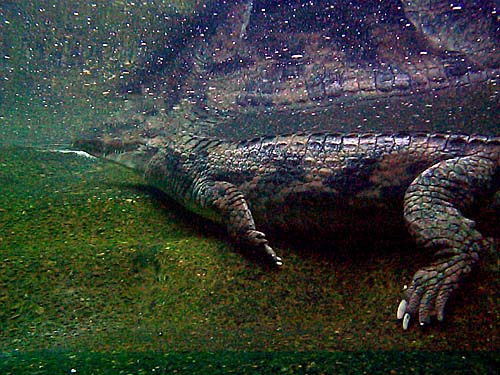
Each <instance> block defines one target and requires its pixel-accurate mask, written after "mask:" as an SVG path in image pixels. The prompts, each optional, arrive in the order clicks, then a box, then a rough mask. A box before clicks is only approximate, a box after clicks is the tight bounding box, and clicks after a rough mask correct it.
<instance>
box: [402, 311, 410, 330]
mask: <svg viewBox="0 0 500 375" xmlns="http://www.w3.org/2000/svg"><path fill="white" fill-rule="evenodd" d="M409 325H410V314H408V313H406V314H405V316H404V318H403V329H405V330H406V329H408V326H409Z"/></svg>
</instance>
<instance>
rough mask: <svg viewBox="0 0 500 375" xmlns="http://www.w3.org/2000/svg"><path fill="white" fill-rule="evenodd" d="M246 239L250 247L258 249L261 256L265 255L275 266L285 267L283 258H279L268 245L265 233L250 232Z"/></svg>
mask: <svg viewBox="0 0 500 375" xmlns="http://www.w3.org/2000/svg"><path fill="white" fill-rule="evenodd" d="M246 238H247V240H248V242H249V245H250V246H251V247H252V248H254V249H257V251H258V253H259V254H264V255H265V256H266V257H267V258H268V259H269V260H270V262H271V263H272V264H273V265H274V266H276V267H281V266H282V265H283V260H282V259H281V257H279V256H277V255H276V253H275V252H274V250H273V249H272V247H271V246H269V245H268V242H267V239H266V235H265V234H264V233H262V232H259V231H256V230H249V231H248V232H247V235H246Z"/></svg>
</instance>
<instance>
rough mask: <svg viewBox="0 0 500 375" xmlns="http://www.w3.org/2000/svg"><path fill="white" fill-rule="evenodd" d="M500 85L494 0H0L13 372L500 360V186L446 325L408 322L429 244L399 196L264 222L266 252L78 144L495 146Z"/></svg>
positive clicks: (268, 369)
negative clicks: (288, 137) (379, 203)
mask: <svg viewBox="0 0 500 375" xmlns="http://www.w3.org/2000/svg"><path fill="white" fill-rule="evenodd" d="M499 85H500V7H499V4H498V1H493V0H491V1H489V0H484V1H473V2H461V3H460V4H458V3H457V4H455V3H453V4H452V3H451V2H449V1H434V2H426V1H418V0H417V1H398V0H390V1H378V0H370V1H347V0H334V1H301V0H286V1H264V0H259V1H248V0H235V1H222V0H206V1H201V0H199V1H166V0H155V1H128V0H127V1H95V2H94V1H69V0H61V1H58V2H49V1H41V0H40V1H9V0H7V1H3V2H2V3H1V4H0V369H1V372H2V373H5V374H19V373H51V374H56V373H118V372H120V373H121V372H125V371H127V373H129V372H130V373H162V374H163V373H165V374H166V373H173V372H176V373H228V372H236V373H259V374H262V373H285V374H321V373H370V374H375V373H381V374H382V373H384V374H385V373H395V374H396V373H450V374H453V373H456V374H458V373H463V372H464V371H469V372H470V373H493V371H494V369H495V368H497V367H498V365H499V362H500V356H499V355H498V353H499V351H500V342H499V337H500V331H499V326H500V325H499V323H500V313H499V311H500V302H499V294H498V290H499V289H500V268H499V265H500V261H499V255H498V246H499V245H500V242H499V238H500V236H499V232H498V224H500V220H499V218H500V215H499V213H500V190H499V186H498V185H496V186H492V187H491V188H489V189H487V190H488V193H490V190H493V194H492V196H493V198H492V199H490V200H488V203H487V204H484V205H482V203H481V207H478V208H477V209H475V210H473V215H474V220H477V222H478V228H479V229H480V230H481V232H482V233H483V234H484V237H485V238H484V239H485V241H484V242H485V243H486V244H487V245H485V246H486V247H487V251H484V252H483V253H482V254H481V261H480V262H479V267H477V268H476V269H475V272H474V273H472V274H471V277H469V278H467V280H466V282H464V283H463V285H462V286H461V288H460V289H459V290H458V291H457V292H455V293H453V295H452V297H451V299H450V300H449V302H448V304H447V305H446V310H445V320H444V321H443V322H437V321H433V323H432V324H429V325H427V324H426V325H425V326H424V327H420V325H419V324H418V322H417V318H416V317H415V318H414V319H415V321H414V322H413V323H414V324H412V325H411V326H410V328H409V329H408V330H406V329H405V330H403V329H402V326H401V321H400V320H398V319H397V317H396V310H397V307H398V304H399V303H400V301H401V299H402V298H403V296H404V290H403V286H404V285H409V284H410V283H411V281H412V277H413V275H414V273H415V272H416V271H417V270H418V269H419V268H421V267H424V266H426V265H427V264H429V262H431V261H432V259H433V254H432V251H430V250H429V249H427V250H423V249H422V248H420V247H419V246H418V245H417V244H416V243H415V242H414V241H413V240H412V238H411V237H410V235H409V234H408V231H407V229H406V227H405V223H404V220H403V209H402V204H401V207H399V206H398V208H400V210H399V211H397V213H396V214H395V215H393V214H392V211H391V212H390V213H389V214H384V213H380V216H379V213H378V212H375V214H374V213H373V212H371V213H370V215H366V216H367V217H368V218H369V220H371V219H372V218H375V219H373V220H372V221H371V222H370V223H369V224H366V223H365V222H362V221H360V222H359V223H358V222H356V221H355V222H354V224H352V225H353V226H354V227H355V229H356V230H352V231H351V230H350V229H349V227H348V229H347V230H345V228H344V230H343V231H342V230H340V229H339V231H338V232H335V233H331V235H330V234H329V235H328V236H327V238H324V236H323V237H322V238H317V237H316V236H312V237H305V238H304V236H301V235H300V234H299V235H297V238H295V237H293V239H290V238H291V237H289V236H288V235H282V234H281V235H280V234H279V233H274V232H270V233H271V234H270V236H269V237H270V242H272V243H273V249H274V250H275V251H276V252H277V253H278V254H279V255H280V256H281V257H282V258H283V262H284V265H283V267H282V268H281V269H279V270H276V269H274V268H273V267H270V266H269V265H267V264H262V262H260V261H259V259H255V258H256V257H255V256H253V255H251V254H250V255H249V254H247V253H246V252H245V251H244V249H240V248H239V247H238V245H237V244H235V243H234V241H231V240H230V239H229V236H228V233H227V231H226V230H225V228H224V227H221V226H220V225H218V224H217V223H213V222H211V221H209V220H206V219H204V218H202V217H199V216H197V215H196V214H195V213H193V212H191V211H189V210H188V209H186V208H185V207H184V206H183V205H182V204H179V203H178V202H176V200H175V198H176V197H172V196H169V195H168V194H165V193H164V192H162V191H160V190H157V189H156V188H154V187H152V186H150V185H149V184H148V181H146V180H145V179H144V178H143V176H142V175H141V173H137V172H136V171H134V170H132V169H129V168H125V167H123V166H121V165H119V164H116V163H112V162H109V161H108V160H106V159H105V158H100V157H94V156H91V155H89V154H87V153H86V152H83V151H82V150H81V149H79V148H78V147H75V145H78V144H80V143H78V142H79V141H80V140H82V139H84V140H88V139H94V140H95V139H99V140H104V142H106V141H109V140H113V141H116V140H118V141H119V142H122V143H120V144H121V145H128V143H127V142H128V141H129V140H130V139H132V140H136V139H141V141H142V140H144V139H146V142H149V143H148V144H154V141H152V140H156V139H158V138H157V137H159V138H161V137H165V138H167V137H172V139H174V140H175V139H179V138H176V137H179V135H183V134H193V135H195V136H198V137H209V138H211V139H216V140H224V141H226V140H227V141H232V142H239V141H242V140H247V139H253V138H256V137H273V136H276V135H282V134H299V135H303V134H326V133H325V132H328V133H335V134H336V133H339V134H351V135H352V134H356V135H355V136H356V137H358V135H357V134H370V135H373V134H378V135H380V134H384V135H391V136H392V135H394V134H397V135H401V136H402V137H404V136H408V134H409V135H410V136H413V135H417V134H418V135H421V134H422V132H425V133H438V134H446V135H448V134H451V135H457V137H462V135H463V134H474V135H477V134H479V135H481V136H482V137H483V136H484V138H485V139H486V138H487V139H492V140H495V139H496V140H497V142H496V143H495V142H494V141H492V142H491V143H492V144H496V147H498V138H495V137H500V92H499ZM464 137H465V136H464ZM259 139H264V140H265V139H271V138H259ZM75 142H76V143H75ZM217 142H218V141H217ZM234 144H240V143H234ZM241 144H245V143H241ZM86 151H88V150H86ZM228 152H229V151H228ZM396 164H397V163H396ZM396 164H394V165H392V167H391V168H393V170H390V171H389V172H387V173H388V177H387V178H388V179H396V177H395V176H396V175H397V173H399V172H398V171H399V169H398V168H397V167H398V166H397V165H396ZM207 168H208V166H207ZM496 168H497V169H498V166H497V167H496ZM498 180H499V179H498V172H496V174H494V176H493V177H492V181H493V184H495V183H497V182H498ZM277 184H278V183H277ZM405 188H406V187H405ZM467 199H469V197H467ZM471 199H472V198H471ZM481 202H482V201H481ZM181 203H182V202H181ZM250 206H252V204H251V202H250ZM255 206H256V205H255ZM188 208H189V207H188ZM338 216H339V217H340V218H341V219H342V218H343V217H344V216H345V218H346V219H349V218H351V216H350V214H349V213H344V212H341V213H340V214H339V215H338ZM290 221H292V220H291V218H290ZM258 224H259V223H258V222H257V225H258ZM339 227H340V226H339ZM368 227H369V228H368ZM318 237H319V236H318ZM490 249H491V250H490ZM257 258H258V257H257Z"/></svg>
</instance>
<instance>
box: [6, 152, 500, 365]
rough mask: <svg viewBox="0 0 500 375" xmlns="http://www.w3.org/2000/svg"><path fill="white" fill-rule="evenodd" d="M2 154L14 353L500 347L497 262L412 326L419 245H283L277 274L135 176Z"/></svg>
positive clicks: (48, 157) (61, 159)
mask: <svg viewBox="0 0 500 375" xmlns="http://www.w3.org/2000/svg"><path fill="white" fill-rule="evenodd" d="M0 155H1V156H0V166H1V168H0V180H1V184H0V189H1V191H0V228H1V231H0V254H1V259H0V285H2V287H1V288H0V351H2V352H4V353H14V352H15V353H18V352H32V351H41V350H49V351H64V352H67V351H75V350H78V351H99V352H100V351H105V352H107V351H129V352H145V351H167V352H169V351H219V350H247V351H264V352H267V351H280V352H287V351H292V352H295V351H331V350H432V351H436V350H440V351H441V350H453V351H470V350H473V351H476V350H484V351H498V350H499V349H500V344H499V339H498V337H499V333H500V332H499V324H498V322H499V321H500V313H499V311H500V310H499V307H500V302H499V299H498V290H499V288H500V270H499V267H498V265H499V264H498V257H497V256H496V255H492V254H488V255H486V256H485V259H484V262H482V265H481V268H480V269H479V270H478V272H476V273H475V275H474V276H473V277H472V278H471V279H469V280H468V283H467V285H465V286H464V287H463V288H462V289H461V290H460V292H459V293H457V294H456V295H455V296H454V298H453V300H452V301H451V302H450V304H449V306H448V307H447V320H446V321H445V322H444V323H441V324H434V325H432V326H430V327H426V328H425V329H422V328H420V327H413V328H412V329H411V330H409V331H408V332H403V331H402V329H401V326H400V324H399V323H398V322H397V321H396V318H395V309H396V307H397V304H398V302H399V300H400V298H401V287H402V285H403V283H405V282H406V283H407V282H409V281H410V280H411V276H412V274H413V272H414V271H415V270H416V269H418V266H419V265H422V264H425V263H427V262H428V261H429V259H430V254H426V253H425V252H422V251H418V250H417V249H416V248H415V247H414V246H413V245H412V244H411V242H408V241H403V242H401V243H397V244H396V245H394V241H392V243H391V244H390V246H392V248H387V247H386V246H384V244H386V243H385V241H384V239H380V240H374V241H372V246H371V248H370V249H365V248H361V247H362V246H361V245H360V244H359V241H352V245H350V243H351V242H350V241H345V243H346V248H342V249H336V250H335V251H333V249H325V248H324V247H325V245H321V246H323V248H322V249H315V248H314V246H311V248H310V249H306V250H299V251H297V249H292V248H289V246H286V245H284V244H282V245H281V247H280V248H278V251H279V252H280V254H282V255H283V257H284V259H285V260H286V264H285V266H284V268H283V269H282V270H280V271H273V270H269V269H266V268H263V267H259V266H256V264H255V263H254V262H253V261H252V260H251V259H250V258H248V257H245V256H244V255H243V254H241V253H240V252H238V251H235V250H234V248H233V247H232V246H231V245H230V244H229V243H228V242H227V241H226V237H225V234H224V233H223V231H222V230H220V229H219V228H218V227H217V226H215V225H211V224H209V223H207V222H205V221H203V220H201V219H198V218H197V217H195V216H194V215H192V214H190V213H189V212H186V211H184V210H183V209H182V208H180V207H179V206H177V205H176V204H174V203H173V202H171V201H170V200H168V199H167V198H166V197H165V196H163V195H161V194H159V193H158V192H155V191H154V190H151V189H148V188H146V187H144V186H143V185H141V180H140V178H139V177H138V176H137V175H135V174H134V173H133V172H132V171H129V170H127V169H124V168H121V167H119V166H117V165H114V164H110V163H105V162H103V161H100V160H96V159H87V158H83V157H80V156H77V155H74V154H61V153H53V152H43V151H37V150H33V149H19V148H18V149H15V148H3V149H1V150H0ZM401 230H402V232H403V231H404V228H402V229H401ZM400 237H401V238H404V235H401V236H400ZM367 242H369V241H367ZM349 246H351V247H349ZM327 250H328V251H327ZM5 358H6V357H5ZM5 358H4V359H5Z"/></svg>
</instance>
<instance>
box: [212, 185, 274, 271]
mask: <svg viewBox="0 0 500 375" xmlns="http://www.w3.org/2000/svg"><path fill="white" fill-rule="evenodd" d="M211 189H212V193H213V202H212V205H213V207H214V208H215V209H216V210H217V211H219V212H220V214H221V215H222V217H223V220H224V222H225V224H226V227H227V230H228V232H229V235H230V236H231V237H232V238H233V240H235V241H236V242H237V243H239V244H241V245H243V246H245V247H249V248H251V249H254V250H255V251H256V253H257V254H262V255H264V256H265V257H266V258H268V259H269V260H270V261H271V262H272V263H273V264H274V265H276V266H281V265H282V260H281V258H280V257H278V256H277V255H276V253H275V252H274V250H273V249H272V248H271V247H270V246H269V245H268V243H267V239H266V236H265V234H264V233H262V232H259V231H257V230H256V228H255V222H254V219H253V216H252V213H251V211H250V209H249V208H248V204H247V202H246V200H245V197H244V196H243V193H242V192H240V191H239V190H238V189H237V188H236V186H234V185H233V184H231V183H229V182H224V181H215V182H214V183H213V186H212V187H211Z"/></svg>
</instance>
